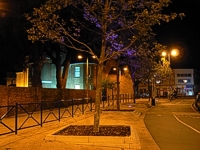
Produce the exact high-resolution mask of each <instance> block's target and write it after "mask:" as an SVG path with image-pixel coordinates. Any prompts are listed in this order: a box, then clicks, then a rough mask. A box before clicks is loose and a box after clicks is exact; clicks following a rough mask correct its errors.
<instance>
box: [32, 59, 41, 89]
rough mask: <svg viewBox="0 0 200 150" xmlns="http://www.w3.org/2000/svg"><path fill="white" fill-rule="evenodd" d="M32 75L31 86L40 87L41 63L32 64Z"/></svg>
mask: <svg viewBox="0 0 200 150" xmlns="http://www.w3.org/2000/svg"><path fill="white" fill-rule="evenodd" d="M32 66H33V69H34V71H33V76H32V79H31V80H32V81H31V83H32V87H42V81H41V70H42V64H40V63H34V64H33V65H32Z"/></svg>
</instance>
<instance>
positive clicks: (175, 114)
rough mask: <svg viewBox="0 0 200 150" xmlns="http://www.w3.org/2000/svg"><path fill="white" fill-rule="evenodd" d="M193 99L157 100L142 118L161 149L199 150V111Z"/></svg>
mask: <svg viewBox="0 0 200 150" xmlns="http://www.w3.org/2000/svg"><path fill="white" fill-rule="evenodd" d="M193 102H194V99H176V100H172V101H171V102H170V101H165V102H162V103H161V102H159V100H158V103H157V104H156V106H154V107H153V108H151V109H150V110H149V111H148V112H147V113H146V116H145V118H144V122H145V125H146V127H147V129H148V130H149V132H150V134H151V136H152V137H153V139H154V140H155V142H156V143H157V145H158V147H159V148H160V149H161V150H199V149H200V113H199V112H197V111H195V109H194V108H192V103H193Z"/></svg>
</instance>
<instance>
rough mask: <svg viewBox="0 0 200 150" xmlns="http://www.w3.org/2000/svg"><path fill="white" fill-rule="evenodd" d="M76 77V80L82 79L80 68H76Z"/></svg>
mask: <svg viewBox="0 0 200 150" xmlns="http://www.w3.org/2000/svg"><path fill="white" fill-rule="evenodd" d="M74 77H75V78H80V67H75V70H74Z"/></svg>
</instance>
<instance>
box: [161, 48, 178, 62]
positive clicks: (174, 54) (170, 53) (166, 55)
mask: <svg viewBox="0 0 200 150" xmlns="http://www.w3.org/2000/svg"><path fill="white" fill-rule="evenodd" d="M178 55H179V50H178V49H172V50H171V51H170V52H169V51H163V52H162V56H164V57H168V61H169V64H170V63H171V62H170V56H174V57H176V56H178Z"/></svg>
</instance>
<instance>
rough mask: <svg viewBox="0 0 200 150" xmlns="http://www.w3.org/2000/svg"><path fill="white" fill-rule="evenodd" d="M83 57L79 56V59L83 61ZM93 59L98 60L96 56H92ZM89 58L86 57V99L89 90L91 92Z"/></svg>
mask: <svg viewBox="0 0 200 150" xmlns="http://www.w3.org/2000/svg"><path fill="white" fill-rule="evenodd" d="M82 58H83V56H82V55H78V59H82ZM92 58H96V56H92ZM88 64H89V63H88V57H86V81H85V89H86V90H87V95H86V98H87V99H88V90H89V73H88V72H89V71H88V68H89V67H88Z"/></svg>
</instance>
